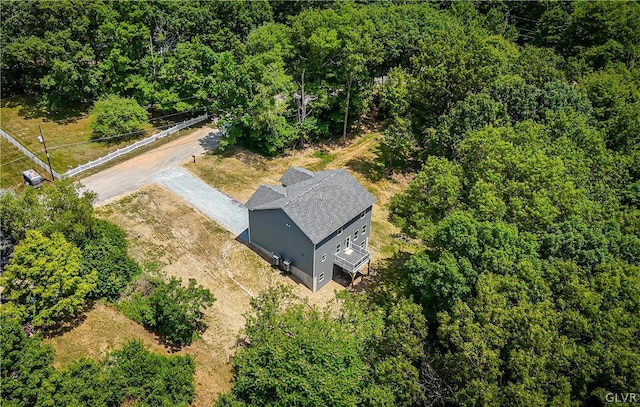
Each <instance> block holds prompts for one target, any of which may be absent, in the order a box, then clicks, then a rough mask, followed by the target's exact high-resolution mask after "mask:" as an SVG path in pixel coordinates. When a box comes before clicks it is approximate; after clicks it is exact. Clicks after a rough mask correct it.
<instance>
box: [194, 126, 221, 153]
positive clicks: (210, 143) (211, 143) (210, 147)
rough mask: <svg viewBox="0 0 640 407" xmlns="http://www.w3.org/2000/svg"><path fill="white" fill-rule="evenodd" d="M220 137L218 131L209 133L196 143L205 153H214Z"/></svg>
mask: <svg viewBox="0 0 640 407" xmlns="http://www.w3.org/2000/svg"><path fill="white" fill-rule="evenodd" d="M220 136H221V133H220V131H211V132H209V133H207V134H206V135H205V136H204V137H202V138H201V139H200V140H198V141H199V143H200V145H201V146H202V148H204V149H205V151H206V153H211V152H213V151H216V150H217V149H218V147H219V146H220Z"/></svg>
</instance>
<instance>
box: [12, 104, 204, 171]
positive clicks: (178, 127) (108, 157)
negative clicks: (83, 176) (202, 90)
mask: <svg viewBox="0 0 640 407" xmlns="http://www.w3.org/2000/svg"><path fill="white" fill-rule="evenodd" d="M208 118H209V115H208V114H203V115H202V116H198V117H194V118H193V119H189V120H186V121H184V122H182V123H179V124H177V125H175V126H173V127H170V128H168V129H166V130H163V131H161V132H160V133H157V134H154V135H152V136H150V137H147V138H145V139H143V140H139V141H136V142H135V143H133V144H131V145H128V146H126V147H122V148H119V149H117V150H116V151H113V152H111V153H109V154H107V155H105V156H104V157H100V158H98V159H96V160H93V161H89V162H88V163H85V164H82V165H79V166H77V167H76V168H72V169H70V170H69V171H67V172H65V173H64V174H58V173H57V172H55V171H53V175H54V176H55V177H56V178H67V177H73V176H74V175H76V174H79V173H81V172H82V171H86V170H88V169H91V168H94V167H97V166H99V165H102V164H104V163H106V162H109V161H111V160H113V159H115V158H118V157H120V156H122V155H124V154H127V153H130V152H131V151H133V150H136V149H138V148H140V147H143V146H146V145H147V144H151V143H153V142H154V141H156V140H160V139H161V138H163V137H167V136H168V135H170V134H173V133H175V132H177V131H180V130H182V129H184V128H186V127H189V126H192V125H194V124H196V123H200V122H202V121H205V120H207V119H208ZM0 134H2V136H3V137H4V138H6V139H7V141H9V143H11V144H13V145H14V146H16V147H18V149H19V150H20V151H21V152H22V153H24V155H26V156H27V157H29V158H31V159H32V160H33V161H34V162H35V163H36V164H38V165H39V166H41V167H42V168H44V169H45V170H46V171H49V166H48V165H47V164H45V163H44V162H43V161H42V160H40V159H39V158H38V157H36V155H35V154H33V153H32V152H31V151H29V150H27V149H26V148H25V147H23V146H22V144H20V143H19V142H18V141H17V140H15V139H14V138H13V137H11V136H10V135H8V134H7V133H6V132H4V131H3V130H1V129H0Z"/></svg>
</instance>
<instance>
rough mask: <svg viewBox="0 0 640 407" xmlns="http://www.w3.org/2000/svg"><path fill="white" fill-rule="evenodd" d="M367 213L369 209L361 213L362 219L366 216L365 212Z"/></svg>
mask: <svg viewBox="0 0 640 407" xmlns="http://www.w3.org/2000/svg"><path fill="white" fill-rule="evenodd" d="M365 213H367V211H364V212H362V213H361V214H360V219H362V218H364V214H365Z"/></svg>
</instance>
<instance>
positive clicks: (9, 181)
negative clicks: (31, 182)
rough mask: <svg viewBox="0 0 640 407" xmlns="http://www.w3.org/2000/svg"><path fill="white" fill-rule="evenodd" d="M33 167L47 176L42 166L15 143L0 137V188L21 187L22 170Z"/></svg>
mask: <svg viewBox="0 0 640 407" xmlns="http://www.w3.org/2000/svg"><path fill="white" fill-rule="evenodd" d="M29 168H33V169H34V170H36V171H37V172H38V174H40V175H42V176H45V177H46V176H47V173H46V171H44V170H43V169H42V168H41V167H40V166H38V165H36V164H35V163H34V162H33V161H31V160H29V159H28V158H27V157H26V156H25V155H24V154H22V153H21V152H20V150H18V149H17V148H16V147H14V146H13V144H11V143H9V142H8V141H7V140H5V139H4V138H2V137H0V188H2V189H6V188H14V189H20V188H22V187H23V186H24V184H23V183H22V182H23V181H22V171H24V170H27V169H29Z"/></svg>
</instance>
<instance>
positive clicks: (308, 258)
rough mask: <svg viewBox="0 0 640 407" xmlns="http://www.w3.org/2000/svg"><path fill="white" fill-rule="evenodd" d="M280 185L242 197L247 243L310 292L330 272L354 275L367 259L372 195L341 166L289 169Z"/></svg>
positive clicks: (281, 179)
mask: <svg viewBox="0 0 640 407" xmlns="http://www.w3.org/2000/svg"><path fill="white" fill-rule="evenodd" d="M280 183H281V185H261V186H260V188H258V190H257V191H256V192H255V193H254V194H253V196H252V197H251V198H250V199H249V200H248V201H247V204H246V207H247V209H248V210H249V244H250V245H251V246H252V247H254V248H255V249H256V250H258V251H260V252H262V253H263V254H264V255H265V256H267V257H268V258H269V259H271V261H272V263H273V265H275V266H278V267H280V268H281V269H282V270H284V271H287V272H291V273H292V274H293V275H295V276H296V277H297V278H298V279H300V280H301V281H302V282H303V283H304V284H305V285H306V286H307V287H309V288H310V289H311V290H312V291H317V290H319V289H320V288H322V287H323V286H324V285H325V284H326V283H327V282H328V281H330V280H331V279H332V278H333V273H334V270H339V269H342V270H344V271H345V272H346V273H348V274H349V275H351V277H352V278H353V277H354V276H355V275H356V274H357V273H358V272H359V271H360V270H362V268H363V267H364V266H366V265H367V264H368V263H369V260H370V254H369V251H368V246H369V234H370V232H371V210H372V207H373V204H374V202H375V198H374V197H373V195H371V194H370V193H369V191H367V190H366V189H365V188H364V187H363V186H362V185H361V184H360V183H359V182H358V181H357V180H356V179H355V178H353V176H351V174H349V173H348V172H347V171H346V170H344V169H339V170H329V171H318V172H312V171H309V170H307V169H305V168H300V167H290V168H289V169H288V170H287V171H286V172H285V173H284V175H283V176H282V178H280Z"/></svg>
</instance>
